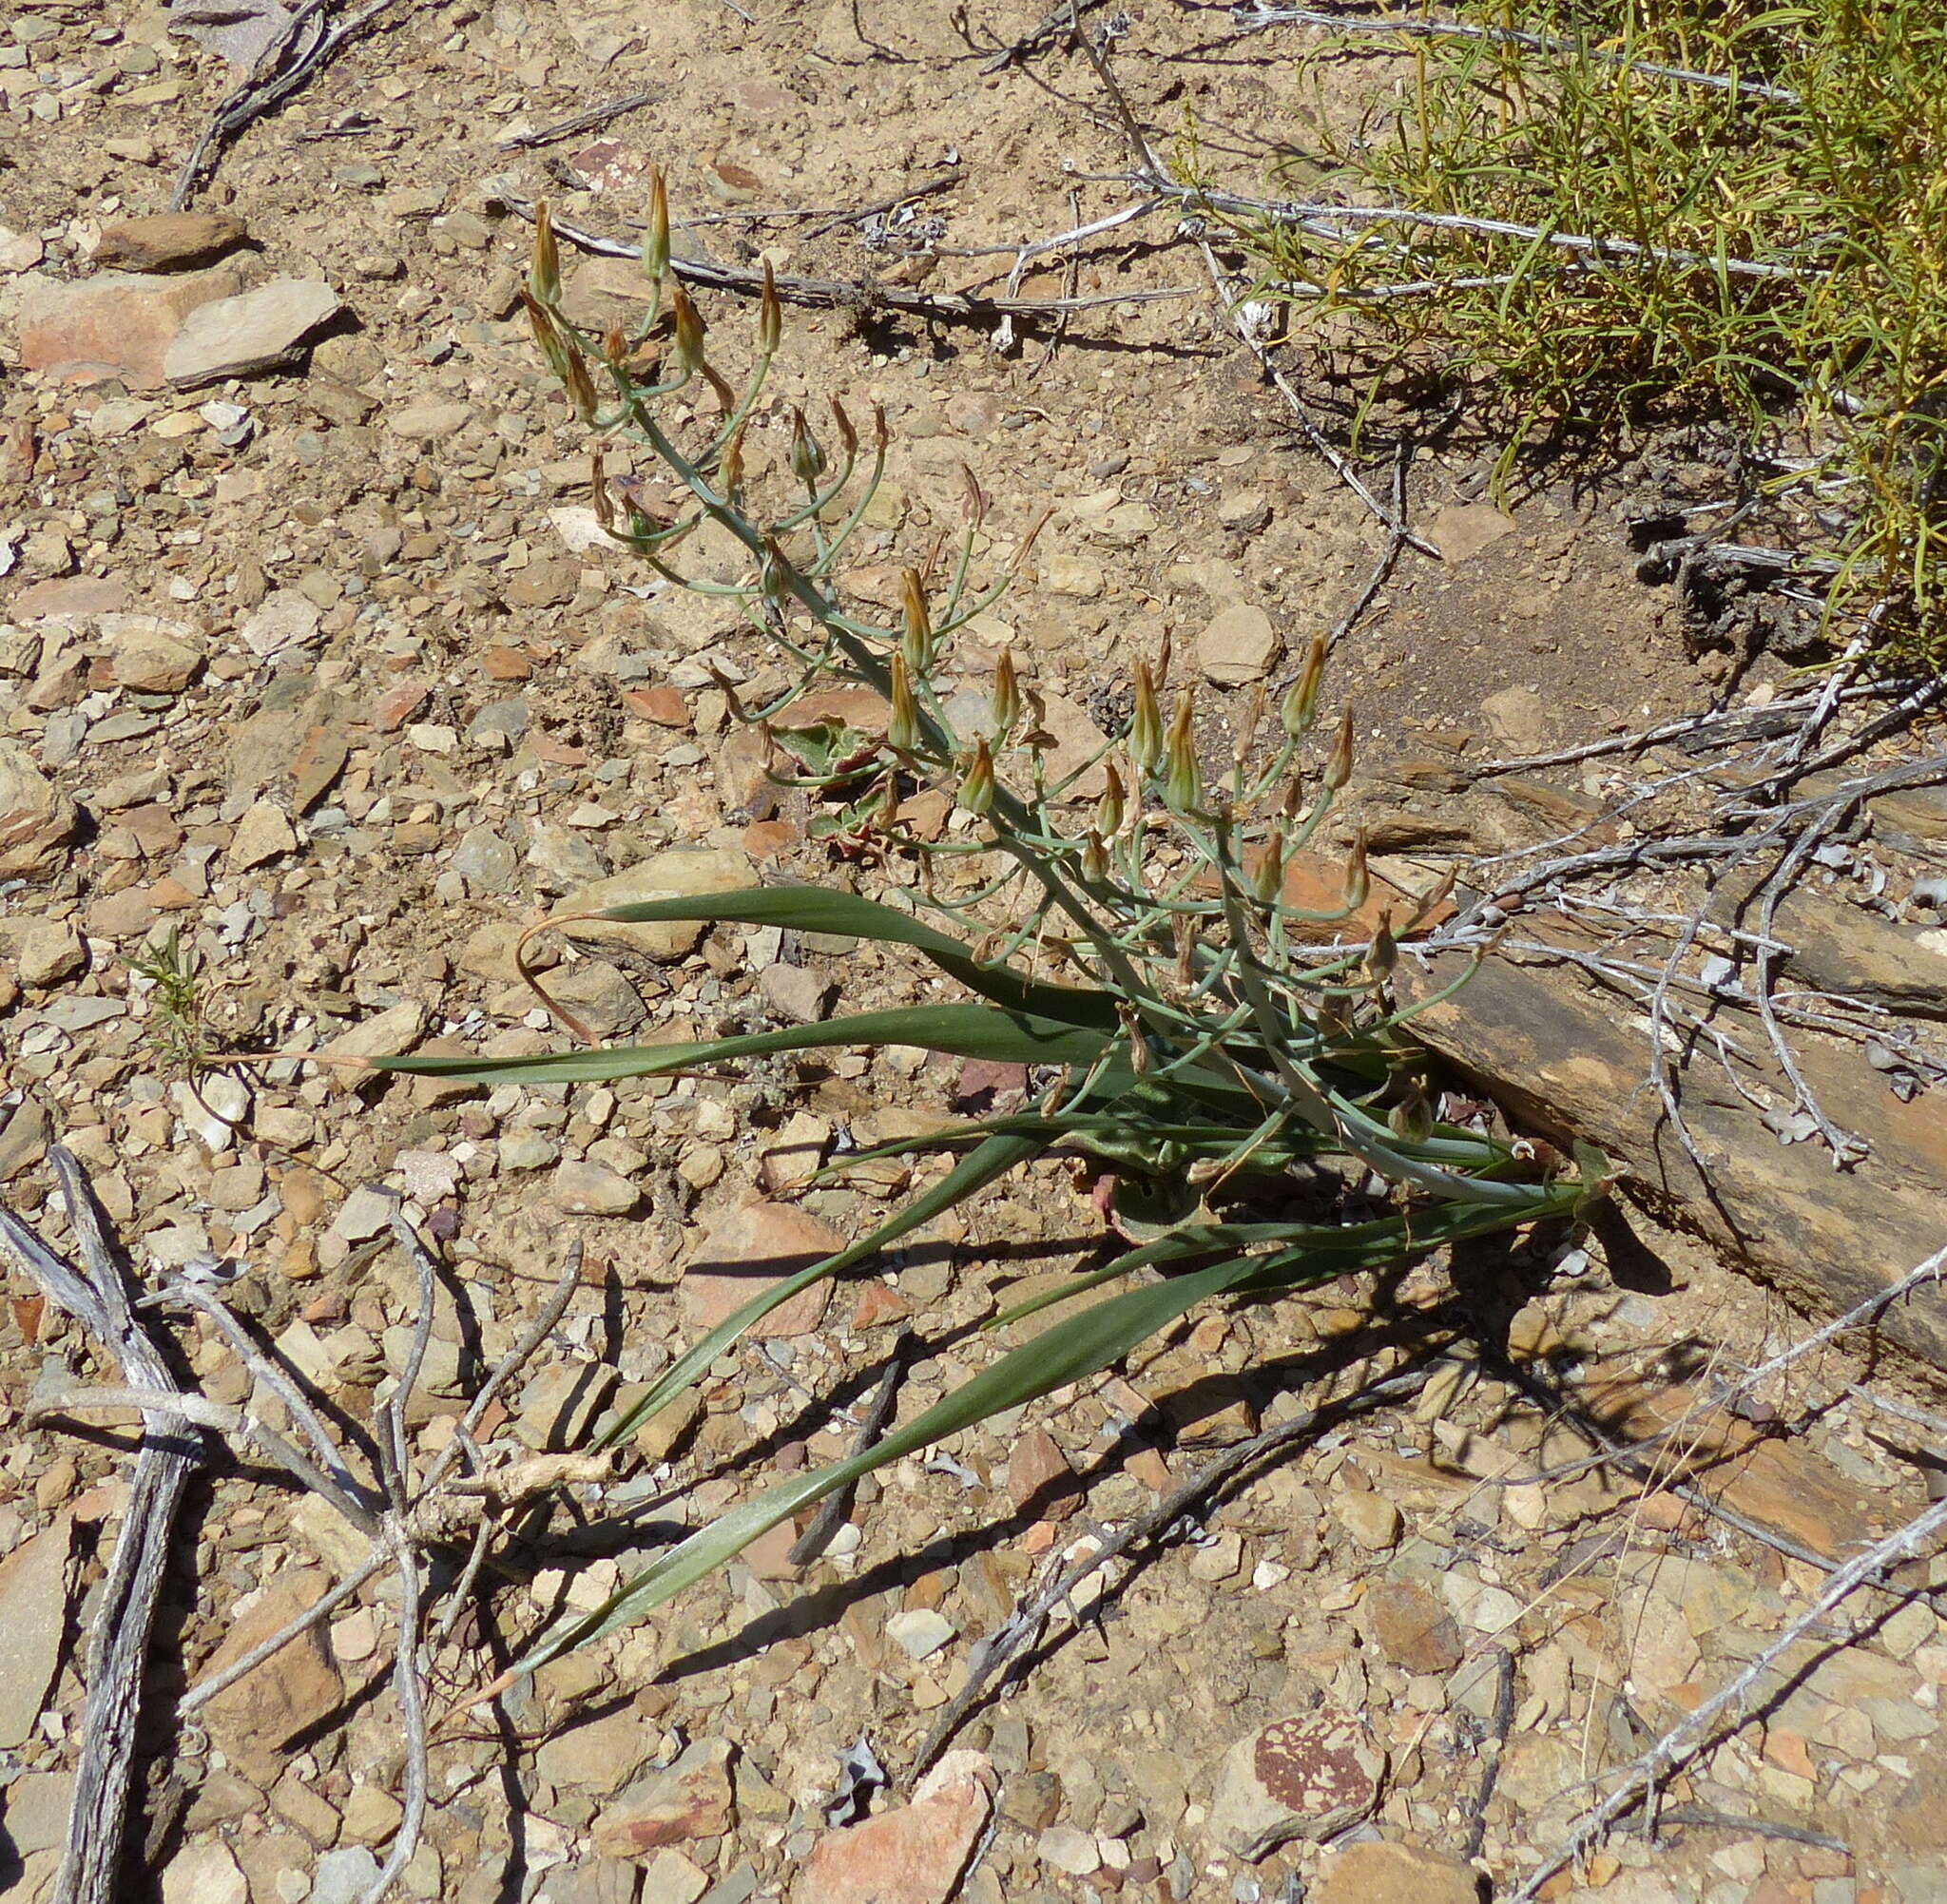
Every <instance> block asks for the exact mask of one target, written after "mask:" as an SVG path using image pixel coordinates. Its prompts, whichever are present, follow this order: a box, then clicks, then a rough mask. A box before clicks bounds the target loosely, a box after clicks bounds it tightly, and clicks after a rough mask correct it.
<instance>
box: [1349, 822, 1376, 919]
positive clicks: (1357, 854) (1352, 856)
mask: <svg viewBox="0 0 1947 1904" xmlns="http://www.w3.org/2000/svg"><path fill="white" fill-rule="evenodd" d="M1371 890H1372V881H1371V879H1370V877H1369V876H1368V875H1367V873H1366V864H1365V828H1364V827H1360V828H1359V831H1358V832H1357V833H1356V834H1354V835H1353V837H1352V851H1351V852H1350V853H1348V854H1347V855H1346V856H1345V884H1344V886H1343V888H1342V893H1343V896H1344V901H1345V910H1346V911H1347V912H1348V913H1356V912H1358V910H1359V908H1360V907H1361V906H1362V905H1364V904H1365V895H1366V894H1368V893H1369V892H1370V891H1371Z"/></svg>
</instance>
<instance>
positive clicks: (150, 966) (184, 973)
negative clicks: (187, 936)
mask: <svg viewBox="0 0 1947 1904" xmlns="http://www.w3.org/2000/svg"><path fill="white" fill-rule="evenodd" d="M128 970H129V971H131V972H133V973H134V974H135V976H136V977H137V978H140V979H145V980H146V981H147V983H148V984H149V985H150V986H151V987H152V988H153V990H151V992H150V995H149V1007H148V1022H147V1025H146V1027H145V1035H146V1036H147V1039H148V1044H149V1048H150V1049H151V1050H153V1051H154V1052H155V1054H156V1057H157V1059H158V1061H159V1062H160V1063H161V1064H162V1066H163V1067H164V1069H165V1070H168V1071H192V1070H195V1069H196V1068H197V1067H199V1066H200V1065H201V1064H202V1062H203V1060H204V1059H205V1058H207V1057H208V1055H209V1039H208V1032H207V1028H206V1026H205V1024H204V1022H203V1008H202V961H201V960H200V959H199V958H198V957H197V955H196V950H195V948H194V947H193V946H185V945H184V944H183V934H182V931H181V929H180V928H178V927H176V926H171V927H170V928H169V931H168V935H167V936H166V937H165V938H164V939H163V941H162V942H161V943H160V944H159V945H153V946H151V947H150V948H149V949H148V950H147V951H145V952H132V953H130V954H129V958H128Z"/></svg>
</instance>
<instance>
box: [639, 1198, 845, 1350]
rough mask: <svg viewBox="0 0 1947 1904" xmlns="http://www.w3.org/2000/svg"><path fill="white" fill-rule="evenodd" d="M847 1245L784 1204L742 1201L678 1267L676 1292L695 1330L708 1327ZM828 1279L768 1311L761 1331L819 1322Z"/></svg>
mask: <svg viewBox="0 0 1947 1904" xmlns="http://www.w3.org/2000/svg"><path fill="white" fill-rule="evenodd" d="M844 1247H845V1239H844V1238H843V1237H841V1236H840V1235H839V1233H838V1231H837V1230H835V1229H832V1228H831V1227H830V1226H829V1225H827V1224H825V1223H821V1222H819V1220H818V1219H817V1218H816V1217H814V1216H811V1215H810V1214H809V1213H808V1212H806V1211H803V1210H798V1209H793V1208H792V1207H791V1205H790V1204H788V1203H746V1204H744V1205H743V1207H742V1209H737V1210H732V1211H731V1212H730V1213H729V1214H728V1215H727V1216H725V1217H723V1218H722V1219H721V1220H720V1221H718V1222H717V1224H716V1226H715V1227H714V1228H713V1229H712V1230H711V1231H710V1233H709V1235H708V1236H707V1237H706V1238H705V1239H704V1244H703V1247H702V1248H701V1249H700V1250H699V1251H698V1252H697V1255H696V1260H694V1261H693V1262H692V1263H691V1264H690V1265H689V1267H688V1268H687V1269H685V1270H684V1272H683V1281H682V1284H681V1286H680V1288H679V1290H678V1292H677V1293H678V1295H679V1296H680V1297H681V1298H682V1302H683V1313H684V1317H685V1318H686V1319H687V1320H688V1322H689V1323H690V1325H691V1326H692V1327H693V1328H696V1329H700V1330H706V1329H714V1328H715V1327H716V1326H717V1324H718V1323H719V1322H722V1321H724V1320H725V1319H726V1318H728V1317H731V1316H734V1315H735V1314H736V1313H737V1311H738V1310H740V1309H742V1307H743V1305H744V1304H745V1303H746V1302H748V1301H749V1300H750V1299H751V1298H752V1297H754V1296H756V1295H757V1294H758V1293H759V1292H760V1291H761V1290H764V1289H767V1288H769V1287H770V1285H771V1284H772V1283H774V1282H778V1281H781V1279H783V1278H785V1277H787V1276H792V1275H795V1274H796V1273H797V1272H798V1271H799V1270H800V1269H803V1268H806V1267H807V1266H808V1265H810V1264H811V1263H814V1262H816V1261H818V1260H819V1258H820V1257H827V1256H831V1255H833V1254H835V1253H836V1252H837V1251H839V1250H841V1249H843V1248H844ZM830 1297H831V1284H830V1283H829V1282H815V1283H813V1284H812V1286H811V1287H810V1288H809V1289H803V1290H800V1291H799V1293H798V1294H797V1295H796V1296H794V1297H792V1298H791V1299H790V1300H789V1301H788V1302H785V1303H784V1304H782V1305H781V1307H780V1308H777V1309H774V1310H772V1311H771V1313H770V1314H769V1315H768V1316H767V1317H764V1319H763V1321H762V1322H761V1323H760V1324H759V1325H758V1334H759V1335H761V1336H803V1335H807V1334H808V1333H809V1332H810V1331H812V1330H813V1329H816V1328H817V1327H818V1325H819V1322H821V1321H822V1320H823V1319H824V1313H825V1304H826V1302H827V1301H828V1300H829V1299H830Z"/></svg>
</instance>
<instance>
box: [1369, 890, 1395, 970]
mask: <svg viewBox="0 0 1947 1904" xmlns="http://www.w3.org/2000/svg"><path fill="white" fill-rule="evenodd" d="M1398 963H1399V946H1398V941H1397V940H1396V939H1395V938H1394V936H1393V909H1392V907H1390V906H1388V907H1387V908H1386V910H1385V911H1384V912H1383V913H1381V914H1379V923H1378V925H1377V926H1375V927H1374V928H1373V938H1372V943H1371V944H1370V945H1369V946H1367V947H1366V950H1365V969H1366V971H1367V972H1368V973H1370V974H1371V976H1372V977H1373V978H1375V979H1381V978H1384V977H1385V976H1386V974H1387V973H1388V972H1390V971H1392V970H1393V968H1394V967H1395V966H1396V965H1398Z"/></svg>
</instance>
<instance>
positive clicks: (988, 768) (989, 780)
mask: <svg viewBox="0 0 1947 1904" xmlns="http://www.w3.org/2000/svg"><path fill="white" fill-rule="evenodd" d="M893 665H894V667H895V668H896V667H897V666H898V664H897V662H895V663H894V664H893ZM896 678H897V677H896V676H895V679H896ZM993 793H994V785H993V755H992V754H990V753H989V752H988V751H987V741H986V740H985V739H980V740H975V741H974V764H973V765H972V766H971V767H969V768H968V769H967V777H966V779H963V780H962V781H961V782H960V804H961V805H962V806H963V807H965V808H966V809H967V811H968V812H969V813H971V814H976V815H980V816H982V817H984V816H986V815H987V814H990V813H992V812H993Z"/></svg>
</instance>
